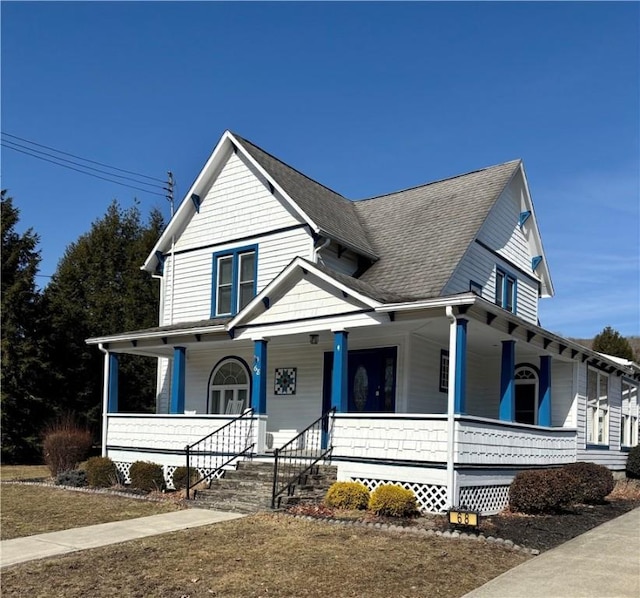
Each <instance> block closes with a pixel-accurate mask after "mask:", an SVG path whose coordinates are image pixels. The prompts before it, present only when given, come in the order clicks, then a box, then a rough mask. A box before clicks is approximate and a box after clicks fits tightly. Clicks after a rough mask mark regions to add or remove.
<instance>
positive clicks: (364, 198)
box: [353, 158, 522, 203]
mask: <svg viewBox="0 0 640 598" xmlns="http://www.w3.org/2000/svg"><path fill="white" fill-rule="evenodd" d="M520 162H522V158H515V159H514V160H507V161H506V162H502V163H500V164H493V165H492V166H485V167H484V168H478V169H476V170H470V171H469V172H463V173H461V174H456V175H453V176H450V177H446V178H444V179H437V180H435V181H429V182H428V183H422V184H420V185H413V186H412V187H406V188H404V189H398V190H397V191H390V192H389V193H382V194H381V195H373V196H372V197H363V198H362V199H356V200H353V201H354V203H360V202H365V201H371V200H373V199H381V198H383V197H389V196H390V195H397V194H399V193H405V192H407V191H413V190H414V189H422V188H423V187H429V186H430V185H436V184H438V183H445V182H447V181H452V180H454V179H459V178H462V177H465V176H469V175H471V174H476V173H478V172H484V171H485V170H492V169H494V168H500V167H501V166H506V165H507V164H515V163H520Z"/></svg>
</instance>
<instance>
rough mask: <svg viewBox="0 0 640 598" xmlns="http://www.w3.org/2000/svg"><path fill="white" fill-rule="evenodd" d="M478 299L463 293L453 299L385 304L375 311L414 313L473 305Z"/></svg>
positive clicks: (438, 298) (440, 298) (470, 294)
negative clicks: (421, 310) (416, 311)
mask: <svg viewBox="0 0 640 598" xmlns="http://www.w3.org/2000/svg"><path fill="white" fill-rule="evenodd" d="M477 299H478V296H477V295H474V294H473V293H464V294H462V295H456V296H455V297H437V298H435V299H424V300H422V301H411V302H403V303H385V304H384V305H381V306H380V307H376V311H379V312H389V311H415V310H419V309H432V308H436V307H447V306H451V307H454V306H456V305H473V304H474V303H475V302H476V300H477Z"/></svg>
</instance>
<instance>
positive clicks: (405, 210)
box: [354, 160, 520, 299]
mask: <svg viewBox="0 0 640 598" xmlns="http://www.w3.org/2000/svg"><path fill="white" fill-rule="evenodd" d="M519 166H520V160H514V161H511V162H506V163H505V164H500V165H498V166H492V167H489V168H485V169H483V170H478V171H474V172H470V173H468V174H464V175H460V176H457V177H454V178H450V179H445V180H442V181H436V182H434V183H429V184H426V185H422V186H420V187H415V188H412V189H407V190H405V191H398V192H397V193H391V194H388V195H383V196H379V197H374V198H371V199H367V200H361V201H356V202H354V206H355V207H356V211H357V213H358V216H359V217H360V221H361V222H362V224H363V226H364V229H365V231H366V233H367V235H368V237H369V239H370V241H371V244H372V245H373V247H374V249H375V251H376V253H377V254H378V255H379V256H380V259H379V260H378V261H377V262H376V263H374V264H373V265H372V266H371V267H370V268H369V269H368V270H367V271H366V272H365V273H364V274H363V275H362V276H361V277H360V280H362V281H363V282H368V283H375V285H376V286H377V287H380V288H383V289H388V290H389V291H392V292H393V293H397V294H399V295H402V296H404V297H411V298H414V299H422V298H429V297H437V296H440V295H441V294H442V291H443V289H444V287H445V285H446V284H447V282H448V281H449V279H450V278H451V276H452V274H453V272H454V270H455V268H456V266H457V265H458V263H459V262H460V260H461V259H462V256H463V255H464V253H465V251H466V249H467V248H468V247H469V245H470V243H471V242H472V241H473V240H474V238H475V236H476V235H477V233H478V231H479V230H480V227H481V226H482V224H483V222H484V221H485V219H486V217H487V215H488V214H489V210H490V209H491V208H492V207H493V205H494V204H495V202H496V200H497V199H498V197H499V196H500V194H501V193H502V191H503V189H504V188H505V186H506V185H507V183H508V182H509V180H510V179H511V177H512V176H513V175H514V173H515V172H516V171H517V169H518V168H519Z"/></svg>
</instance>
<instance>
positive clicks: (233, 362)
mask: <svg viewBox="0 0 640 598" xmlns="http://www.w3.org/2000/svg"><path fill="white" fill-rule="evenodd" d="M248 406H249V371H248V370H247V367H246V365H245V364H244V363H243V362H242V361H240V360H239V359H236V358H233V357H230V358H229V359H225V360H223V361H221V362H220V363H218V365H216V367H215V368H214V370H213V372H212V375H211V383H210V386H209V406H208V407H209V408H208V411H209V413H224V414H229V415H237V414H240V413H242V412H243V411H244V410H245V409H246V408H247V407H248Z"/></svg>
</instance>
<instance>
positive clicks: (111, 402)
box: [107, 353, 118, 413]
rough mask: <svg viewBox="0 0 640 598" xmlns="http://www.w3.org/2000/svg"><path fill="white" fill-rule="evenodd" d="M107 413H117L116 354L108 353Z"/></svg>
mask: <svg viewBox="0 0 640 598" xmlns="http://www.w3.org/2000/svg"><path fill="white" fill-rule="evenodd" d="M107 413H118V355H117V353H109V392H108V400H107Z"/></svg>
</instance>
